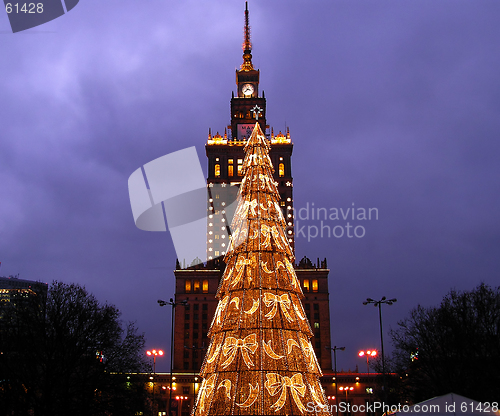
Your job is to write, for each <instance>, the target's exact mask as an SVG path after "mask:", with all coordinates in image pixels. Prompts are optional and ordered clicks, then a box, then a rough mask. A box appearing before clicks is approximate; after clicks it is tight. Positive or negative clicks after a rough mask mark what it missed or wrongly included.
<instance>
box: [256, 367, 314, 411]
mask: <svg viewBox="0 0 500 416" xmlns="http://www.w3.org/2000/svg"><path fill="white" fill-rule="evenodd" d="M266 378H267V380H266V382H265V383H264V386H265V388H266V389H267V392H268V393H269V394H270V395H271V396H275V395H276V394H278V393H281V394H280V397H279V398H278V401H277V402H276V403H274V404H273V405H271V409H274V411H275V412H277V411H278V410H280V409H281V408H282V407H283V405H284V404H285V402H286V389H287V388H289V389H290V394H291V395H292V398H293V401H294V402H295V404H296V405H297V407H298V408H299V410H300V412H301V413H304V410H306V408H305V406H304V404H303V403H302V401H301V399H300V397H304V394H305V392H306V386H305V385H304V381H303V379H302V374H300V373H296V374H294V375H293V376H292V377H287V376H283V377H282V376H281V375H279V374H277V373H267V374H266ZM299 396H300V397H299Z"/></svg>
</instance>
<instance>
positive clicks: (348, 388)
mask: <svg viewBox="0 0 500 416" xmlns="http://www.w3.org/2000/svg"><path fill="white" fill-rule="evenodd" d="M339 390H340V391H342V390H343V391H345V402H346V404H347V393H348V392H350V391H353V390H354V387H339Z"/></svg>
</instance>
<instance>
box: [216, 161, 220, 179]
mask: <svg viewBox="0 0 500 416" xmlns="http://www.w3.org/2000/svg"><path fill="white" fill-rule="evenodd" d="M215 177H216V178H218V177H220V165H219V164H216V165H215Z"/></svg>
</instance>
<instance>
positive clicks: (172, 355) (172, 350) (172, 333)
mask: <svg viewBox="0 0 500 416" xmlns="http://www.w3.org/2000/svg"><path fill="white" fill-rule="evenodd" d="M158 305H160V306H166V305H170V306H172V332H171V334H170V397H169V399H168V413H169V416H170V415H171V413H172V377H173V368H174V317H175V307H176V306H177V305H182V306H186V305H187V300H183V301H181V302H174V300H173V299H172V298H170V301H169V302H166V301H164V300H161V299H158Z"/></svg>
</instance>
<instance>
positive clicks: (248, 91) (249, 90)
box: [241, 84, 254, 97]
mask: <svg viewBox="0 0 500 416" xmlns="http://www.w3.org/2000/svg"><path fill="white" fill-rule="evenodd" d="M241 92H242V93H243V95H244V96H245V97H249V96H250V95H252V94H253V92H254V88H253V85H252V84H244V85H243V87H241Z"/></svg>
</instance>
